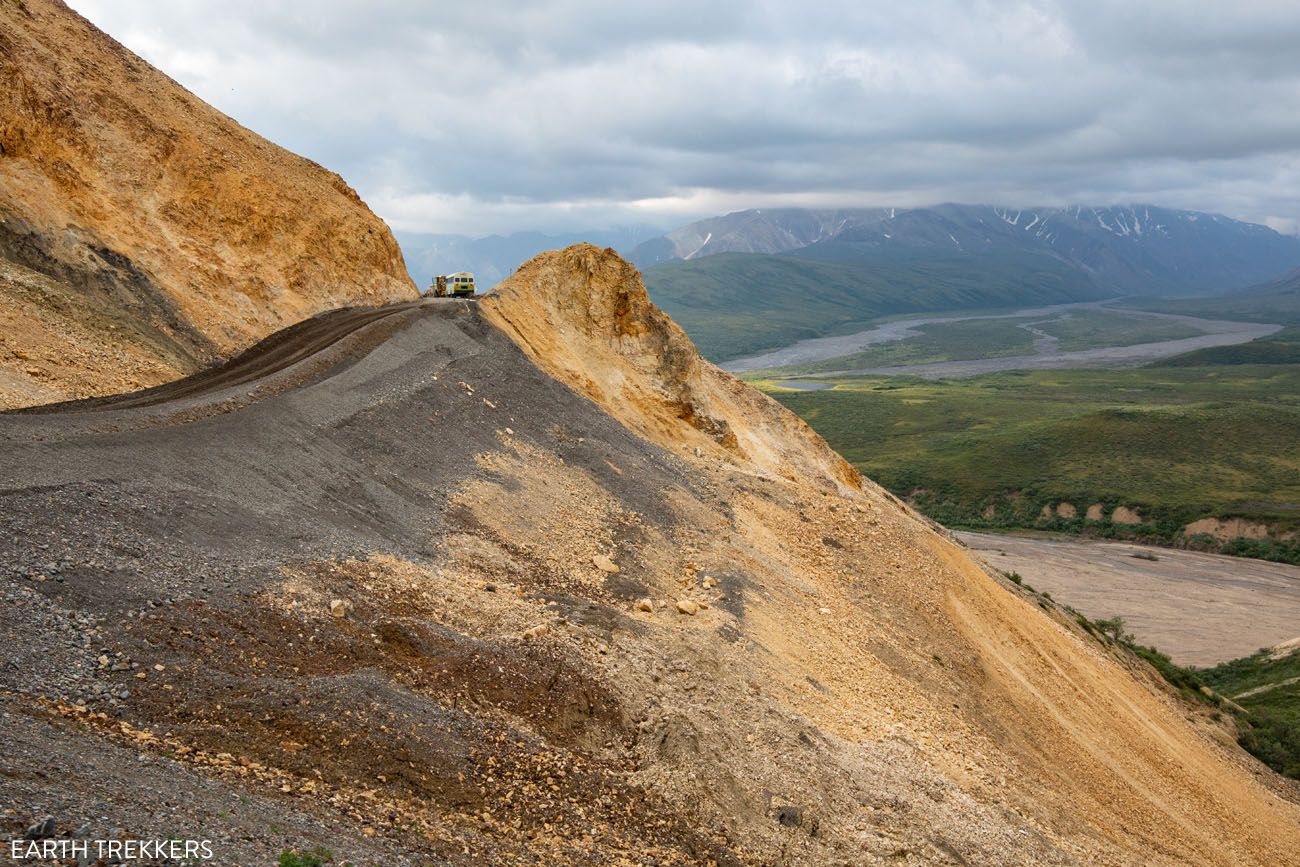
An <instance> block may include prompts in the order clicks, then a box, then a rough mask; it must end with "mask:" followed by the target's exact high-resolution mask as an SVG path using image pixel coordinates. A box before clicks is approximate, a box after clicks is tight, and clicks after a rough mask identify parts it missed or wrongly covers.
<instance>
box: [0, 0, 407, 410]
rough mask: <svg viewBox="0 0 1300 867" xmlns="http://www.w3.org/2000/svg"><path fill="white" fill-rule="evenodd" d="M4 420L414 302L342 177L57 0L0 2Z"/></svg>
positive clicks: (381, 235)
mask: <svg viewBox="0 0 1300 867" xmlns="http://www.w3.org/2000/svg"><path fill="white" fill-rule="evenodd" d="M0 82H3V85H0V119H2V120H0V250H4V251H5V253H4V254H3V255H0V310H3V311H4V314H5V315H4V326H3V331H4V335H5V338H6V341H5V343H6V347H4V348H9V349H15V348H16V349H18V350H20V351H21V352H23V353H24V355H25V356H26V357H28V358H29V359H30V363H24V362H23V360H22V359H21V358H19V357H18V356H17V355H15V354H11V353H6V352H4V351H3V348H0V407H13V406H22V405H27V404H31V403H41V402H46V401H49V400H56V399H61V398H69V397H86V396H90V395H94V394H104V393H111V392H116V391H122V390H125V389H131V388H141V387H144V386H149V385H156V384H159V383H161V382H165V381H167V380H170V379H175V378H177V377H179V376H182V375H185V374H189V373H193V372H195V371H197V370H199V369H201V368H202V367H203V366H204V365H205V364H206V363H207V362H208V361H209V360H211V359H213V358H218V357H227V356H230V355H232V354H234V353H236V352H238V351H239V350H242V349H244V348H247V347H248V346H250V345H252V344H253V343H256V342H257V341H258V340H260V339H261V338H263V337H265V336H266V335H268V334H270V333H271V332H273V331H277V330H279V329H281V328H284V327H285V326H288V325H291V324H293V323H294V322H297V321H299V320H302V319H305V318H308V317H310V316H312V315H314V314H316V313H319V312H321V311H324V310H329V309H333V308H336V307H342V306H346V305H356V304H380V303H384V302H387V301H394V300H398V299H413V298H415V297H416V294H417V293H416V289H415V286H414V284H412V282H411V279H410V277H409V276H408V275H407V273H406V268H405V265H404V263H403V260H402V254H401V250H400V249H399V248H398V246H397V242H396V241H395V240H394V238H393V236H392V233H391V232H390V231H389V230H388V227H387V226H385V225H384V223H383V221H381V220H380V219H379V218H378V217H376V216H375V215H374V214H373V213H371V211H370V209H369V208H367V207H366V205H365V204H364V203H363V202H362V201H361V199H360V198H358V196H357V194H356V192H354V191H353V190H352V189H351V188H350V187H349V186H348V185H347V184H346V183H345V182H344V181H343V179H342V178H340V177H339V176H338V175H337V174H335V173H333V172H331V171H328V170H326V169H324V168H322V167H321V166H319V165H317V164H316V163H314V162H312V161H311V160H308V159H305V158H303V157H300V156H297V155H295V154H292V153H290V152H288V151H286V150H284V149H283V148H281V147H278V146H277V145H274V144H272V143H271V142H269V141H267V140H266V139H264V138H262V137H261V136H259V135H257V134H256V133H253V132H251V131H250V130H248V129H246V128H244V127H242V126H240V125H239V124H238V123H236V122H235V121H233V120H231V119H230V118H229V117H227V116H226V115H224V114H222V113H221V112H220V111H217V110H216V109H215V108H213V107H212V106H210V105H207V104H206V103H204V102H203V101H202V100H200V99H199V98H198V97H196V96H194V95H193V94H191V93H189V92H187V91H186V90H185V89H184V88H182V87H181V86H180V85H179V84H177V83H176V82H175V81H174V80H173V79H171V78H169V77H167V76H166V75H164V74H163V73H161V72H159V71H158V70H156V69H153V68H152V67H150V66H149V64H147V63H145V62H144V61H143V60H141V59H140V58H139V57H137V56H136V55H134V54H132V53H131V52H130V51H128V50H127V49H125V48H123V47H122V46H121V45H119V44H118V43H116V42H114V41H113V39H112V38H110V37H109V36H107V35H106V34H104V33H103V32H101V31H100V30H98V29H97V28H95V27H94V26H92V25H91V24H89V23H88V22H86V21H85V20H84V19H82V18H81V17H80V16H79V15H77V14H76V13H75V12H73V11H72V10H70V9H68V8H67V7H66V6H64V5H63V4H62V3H57V2H53V0H23V2H6V3H0Z"/></svg>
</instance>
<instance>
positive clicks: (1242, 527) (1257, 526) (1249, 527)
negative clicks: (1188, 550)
mask: <svg viewBox="0 0 1300 867" xmlns="http://www.w3.org/2000/svg"><path fill="white" fill-rule="evenodd" d="M1183 535H1184V536H1200V535H1205V536H1211V537H1213V538H1215V539H1217V540H1218V541H1220V542H1230V541H1232V540H1233V539H1267V538H1268V535H1269V533H1268V525H1267V524H1261V523H1260V522H1258V521H1247V520H1246V519H1244V518H1228V519H1226V520H1220V519H1218V518H1201V519H1200V520H1197V521H1192V522H1191V523H1190V524H1188V525H1187V526H1186V527H1183Z"/></svg>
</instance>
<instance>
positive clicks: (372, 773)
mask: <svg viewBox="0 0 1300 867" xmlns="http://www.w3.org/2000/svg"><path fill="white" fill-rule="evenodd" d="M634 277H635V275H634V274H632V272H630V270H629V269H628V268H627V266H626V265H625V264H624V263H622V262H621V261H620V260H619V259H618V258H617V257H616V256H615V255H614V254H613V253H612V252H610V251H603V252H602V251H598V250H595V249H594V248H590V247H578V248H572V249H570V250H567V251H562V252H560V253H553V254H545V255H544V256H542V257H539V259H538V260H536V261H534V262H533V263H531V264H530V265H527V266H525V267H524V268H523V269H521V271H520V276H519V277H518V278H517V279H516V280H515V281H513V282H512V285H511V286H508V287H506V289H505V290H504V291H502V292H501V293H500V295H499V296H498V297H497V298H496V299H495V300H494V301H491V302H489V303H487V304H486V305H484V306H482V307H480V306H476V305H474V304H469V303H464V302H454V301H435V302H429V303H424V304H418V305H412V306H410V307H409V308H405V309H400V310H397V311H395V312H394V314H393V315H392V316H389V317H385V318H382V319H378V320H362V319H356V320H350V321H351V322H352V323H353V324H354V325H355V330H350V331H347V333H345V334H343V335H340V337H339V339H338V340H335V341H332V342H329V343H328V344H326V345H323V346H320V347H318V348H317V349H316V350H315V351H313V352H311V353H310V354H308V355H307V356H305V357H303V358H301V359H299V360H297V361H295V362H293V363H291V364H289V365H288V366H284V365H281V364H279V363H278V362H277V363H271V364H265V365H263V364H261V363H260V362H258V361H257V359H256V358H253V359H249V358H245V359H243V360H242V361H241V362H239V363H240V364H243V365H244V367H243V368H242V369H243V370H245V371H247V370H250V369H252V370H261V371H264V375H262V376H261V377H260V378H255V379H252V380H249V379H246V378H245V377H243V376H242V375H231V376H229V377H228V378H226V379H221V378H218V379H217V381H216V382H215V383H214V382H212V381H211V380H210V381H209V382H208V385H210V386H212V387H207V386H202V385H199V386H196V387H193V388H188V387H186V388H180V389H178V390H177V391H175V392H174V393H172V397H171V398H170V399H166V400H163V401H161V402H158V401H153V400H135V401H126V402H121V403H117V404H114V403H105V404H99V405H92V406H83V407H69V408H64V409H63V411H59V412H46V413H32V414H24V415H8V416H2V417H0V450H2V451H3V458H4V460H3V461H2V462H0V466H2V467H3V468H4V469H3V473H4V477H3V479H0V524H2V527H3V532H2V533H0V564H3V569H0V580H2V581H3V593H4V594H5V598H6V600H7V604H6V605H5V606H3V607H0V627H2V628H3V632H4V634H6V635H10V636H16V637H17V638H16V640H15V641H13V642H12V645H11V656H12V657H13V659H14V661H15V663H16V664H15V665H12V666H9V667H6V668H5V669H3V670H0V689H3V691H4V692H3V696H4V712H5V713H8V714H9V715H10V722H11V723H13V725H11V726H8V725H7V727H6V730H7V731H12V732H14V734H12V735H10V737H11V738H13V739H14V742H15V746H16V748H15V749H13V750H8V751H4V752H3V754H0V775H2V776H3V778H4V779H6V780H10V781H12V785H8V786H7V787H6V789H5V791H4V795H5V797H6V798H7V799H8V800H7V803H6V804H5V805H4V807H6V808H7V809H9V810H10V811H11V812H10V813H8V814H7V815H8V816H9V817H10V818H8V819H7V820H6V821H8V822H9V827H8V830H10V831H17V830H21V829H20V828H18V827H17V826H18V825H19V824H20V823H21V822H22V821H30V817H32V816H33V815H34V814H35V815H36V816H37V817H39V814H41V813H49V814H51V815H56V816H57V817H58V819H59V821H60V822H63V823H65V827H76V826H77V825H79V824H80V823H81V822H82V821H85V820H87V819H89V820H91V821H92V824H93V823H103V822H107V823H124V824H121V825H118V827H125V826H127V825H129V827H130V828H131V829H132V830H133V831H136V832H138V833H144V834H158V835H160V836H163V835H176V834H179V835H185V836H199V837H202V836H204V835H205V833H206V834H208V835H211V834H212V833H213V831H212V829H217V831H216V833H218V834H219V835H220V839H219V840H218V844H219V845H218V854H219V856H220V857H223V858H225V859H226V860H227V861H229V862H231V863H249V862H253V863H267V862H269V861H271V860H274V854H275V853H276V852H277V851H278V850H279V849H281V848H287V847H288V846H291V845H302V846H307V845H325V846H328V847H329V848H331V849H332V850H333V851H334V852H335V853H336V856H337V857H338V858H339V859H340V860H352V861H353V863H384V864H416V863H426V862H427V861H429V860H435V861H439V860H441V861H446V862H448V863H466V864H469V863H476V864H477V863H518V862H521V861H525V860H527V859H545V860H548V861H551V862H553V863H556V864H567V863H573V864H590V863H638V860H637V859H638V858H639V859H640V860H641V862H642V863H643V862H644V861H645V860H647V859H649V858H653V859H655V861H656V862H657V863H661V864H673V863H679V864H686V863H708V862H709V861H715V862H718V863H744V864H750V863H752V864H769V863H783V864H818V865H820V864H896V863H968V864H993V865H998V864H1035V865H1038V864H1163V865H1174V864H1178V865H1183V864H1222V865H1230V864H1231V865H1237V864H1261V865H1262V864H1270V865H1272V864H1287V863H1300V859H1297V857H1296V853H1297V852H1300V807H1298V806H1297V804H1296V803H1295V800H1294V798H1295V795H1294V793H1291V794H1288V791H1289V790H1288V789H1287V788H1286V787H1285V785H1284V784H1283V783H1281V782H1279V781H1278V780H1276V779H1274V778H1272V777H1270V776H1268V775H1267V774H1266V773H1263V772H1261V771H1260V769H1259V767H1258V766H1257V765H1256V764H1255V763H1254V762H1253V760H1252V759H1249V758H1248V757H1246V756H1245V755H1244V754H1243V753H1241V752H1240V750H1238V749H1237V748H1236V746H1235V745H1234V744H1232V743H1231V741H1230V740H1228V739H1226V738H1224V737H1223V736H1222V733H1221V732H1220V733H1219V734H1218V735H1217V738H1218V739H1216V735H1215V733H1216V732H1218V730H1217V729H1216V728H1215V727H1214V725H1213V724H1212V723H1211V722H1210V721H1209V720H1208V719H1202V718H1199V717H1192V718H1190V719H1189V718H1188V714H1189V711H1188V710H1187V709H1186V708H1185V707H1184V706H1182V705H1181V704H1179V703H1178V702H1177V701H1176V700H1175V699H1174V698H1172V697H1171V696H1169V695H1168V694H1167V693H1165V692H1163V691H1162V690H1161V689H1160V687H1159V684H1158V682H1157V681H1156V680H1155V679H1153V678H1151V677H1150V676H1148V675H1147V674H1146V673H1144V672H1143V670H1142V669H1141V668H1135V667H1133V666H1132V665H1131V663H1129V662H1127V661H1125V660H1123V659H1121V658H1119V657H1116V656H1113V655H1111V653H1110V652H1109V651H1107V650H1106V649H1104V648H1102V647H1101V646H1100V645H1098V644H1096V643H1095V642H1093V641H1092V640H1091V639H1089V638H1088V637H1086V636H1085V635H1084V634H1083V633H1082V632H1080V631H1079V630H1078V629H1077V628H1075V627H1074V626H1072V624H1071V621H1070V620H1069V618H1068V617H1066V616H1064V615H1063V614H1061V613H1060V612H1057V611H1055V610H1054V609H1052V608H1051V607H1050V606H1048V607H1047V609H1044V608H1042V607H1040V606H1039V603H1038V600H1036V599H1030V598H1028V597H1027V596H1025V595H1023V594H1021V593H1020V592H1019V591H1018V590H1017V589H1016V588H1014V587H1013V586H1011V585H1009V584H1005V585H1004V584H1001V583H998V582H996V581H995V580H994V579H992V578H990V577H988V575H986V574H985V573H984V572H982V571H980V570H979V569H978V568H976V567H975V566H974V564H973V562H972V561H971V560H970V559H969V558H968V557H967V556H966V555H965V554H964V553H963V552H962V551H961V550H960V549H959V548H957V547H955V546H954V545H952V544H951V543H949V542H947V541H945V540H944V539H943V538H941V537H940V536H938V535H936V533H935V532H934V531H933V530H932V529H931V527H930V526H929V525H928V524H926V523H925V522H923V521H922V520H920V519H918V518H917V517H915V516H914V515H913V514H912V513H910V512H909V511H908V510H907V509H905V508H904V507H902V506H900V505H899V504H898V503H897V502H896V501H895V500H894V499H893V498H891V497H889V496H888V495H887V494H885V493H884V492H882V491H881V490H880V489H879V488H878V487H876V486H875V485H873V484H871V483H870V482H866V481H859V480H857V479H856V477H850V478H849V479H845V478H843V477H842V476H841V474H840V471H839V469H838V466H839V465H838V464H837V462H836V460H835V459H834V457H833V454H832V453H830V452H829V450H828V449H827V448H826V446H825V445H824V444H823V443H822V442H821V441H820V440H819V439H818V438H817V437H816V436H815V435H814V434H812V433H811V432H809V431H806V430H805V429H804V428H802V427H800V425H799V423H798V422H797V420H795V419H794V418H793V416H789V415H783V413H784V410H781V409H780V408H779V407H778V406H776V405H775V404H771V403H770V402H765V401H762V400H759V399H758V398H757V397H748V396H746V394H745V393H744V392H743V391H742V390H741V387H740V386H733V384H732V382H731V380H730V379H729V378H726V377H725V376H719V375H717V374H715V373H714V372H713V371H712V370H711V369H710V368H709V367H708V366H706V365H704V364H703V363H702V362H700V361H699V359H698V357H695V356H694V353H693V350H692V349H691V347H690V345H689V342H688V341H686V340H685V339H684V338H680V339H679V337H678V332H676V331H675V330H674V329H675V326H672V325H671V323H670V322H668V321H667V320H666V319H664V318H663V317H662V314H660V313H659V312H658V311H657V310H655V309H654V308H653V307H652V306H651V305H650V304H649V302H648V301H647V300H646V299H645V297H644V290H643V289H642V288H641V286H640V284H639V282H637V281H635V280H634V279H632V278H634ZM485 308H486V309H485ZM323 327H325V326H324V325H322V326H320V327H316V326H313V327H312V328H310V329H306V330H304V331H302V332H299V336H298V337H293V336H289V337H286V338H285V339H284V340H275V341H271V342H270V343H269V344H268V346H267V347H266V351H267V352H268V353H283V352H284V351H285V350H286V348H287V347H293V346H303V345H305V344H304V343H303V342H302V341H307V340H314V338H313V337H311V335H313V334H318V333H320V328H323ZM299 338H301V340H299ZM155 394H156V393H155ZM778 446H779V448H778ZM697 449H698V452H697V451H696V450H697ZM854 482H856V484H855V483H854ZM123 753H125V754H126V755H127V756H128V757H130V758H131V761H129V762H128V761H122V756H123ZM137 754H138V755H141V756H143V757H144V758H142V759H140V760H139V761H136V760H135V756H136V755H137ZM87 764H90V765H92V766H94V767H97V768H102V769H104V770H105V771H107V770H109V769H111V770H112V771H114V772H121V773H125V774H126V776H125V778H120V779H118V783H119V786H118V790H119V791H120V792H123V793H129V794H126V795H123V796H122V797H119V798H117V799H116V800H114V801H113V803H105V802H104V801H103V800H102V799H101V798H100V797H99V794H98V792H99V791H100V790H99V789H96V788H94V787H90V786H85V785H80V784H78V783H76V782H75V781H77V780H81V779H82V778H83V777H84V776H85V775H84V773H81V772H79V771H78V770H77V769H78V768H79V767H80V768H84V767H85V766H86V765H87ZM50 767H55V768H59V769H62V770H63V771H66V774H63V773H61V774H56V775H52V774H50V773H48V768H50ZM38 769H39V770H40V773H37V770H38ZM127 769H129V770H127ZM182 773H183V774H185V775H186V777H185V778H186V779H187V780H190V781H192V782H193V783H194V785H193V786H192V787H191V788H190V791H191V792H193V794H192V795H191V796H190V797H189V798H187V799H183V800H182V801H177V800H176V799H175V798H174V797H172V795H171V794H169V793H170V792H171V791H172V789H173V788H174V786H172V785H170V784H167V783H164V782H163V781H162V777H163V776H164V775H165V776H166V777H167V779H171V780H174V779H176V778H177V775H178V774H182ZM68 781H74V782H72V783H69V782H68ZM260 816H275V817H276V822H275V829H274V830H270V829H266V830H263V831H262V832H260V833H259V832H253V833H249V832H248V831H247V830H246V829H247V828H250V827H254V826H256V825H257V823H258V822H259V817H260ZM20 817H21V818H20ZM98 817H107V819H106V820H105V819H100V818H98ZM281 817H283V818H281ZM110 827H112V825H110ZM94 830H95V831H97V832H100V833H106V832H107V830H108V828H105V829H100V828H95V829H94ZM633 853H635V854H633Z"/></svg>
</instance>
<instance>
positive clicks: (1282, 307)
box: [1127, 269, 1300, 325]
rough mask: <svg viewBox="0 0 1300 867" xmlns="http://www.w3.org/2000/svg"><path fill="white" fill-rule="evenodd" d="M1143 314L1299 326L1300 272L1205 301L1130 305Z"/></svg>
mask: <svg viewBox="0 0 1300 867" xmlns="http://www.w3.org/2000/svg"><path fill="white" fill-rule="evenodd" d="M1127 303H1128V305H1129V306H1131V307H1135V308H1137V309H1140V310H1155V311H1158V312H1162V313H1184V314H1186V315H1188V316H1202V317H1205V318H1207V319H1232V320H1237V321H1240V322H1278V323H1281V324H1284V325H1297V324H1300V269H1297V270H1295V271H1292V272H1290V273H1289V274H1284V275H1283V276H1281V277H1279V278H1277V279H1274V280H1269V281H1267V282H1264V283H1260V284H1258V285H1255V286H1251V287H1249V288H1247V289H1243V290H1241V291H1239V292H1228V293H1224V294H1221V295H1212V296H1209V297H1205V298H1151V299H1136V300H1133V301H1130V302H1127Z"/></svg>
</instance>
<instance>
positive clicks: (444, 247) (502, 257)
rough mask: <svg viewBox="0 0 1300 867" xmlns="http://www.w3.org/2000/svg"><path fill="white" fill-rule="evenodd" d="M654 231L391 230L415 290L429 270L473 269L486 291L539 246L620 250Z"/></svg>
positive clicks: (430, 273) (425, 280)
mask: <svg viewBox="0 0 1300 867" xmlns="http://www.w3.org/2000/svg"><path fill="white" fill-rule="evenodd" d="M656 231H657V230H656V229H652V228H649V227H644V226H642V227H628V228H616V229H600V230H590V231H578V232H568V233H563V234H557V235H547V234H543V233H541V232H516V233H514V234H511V235H488V236H486V237H483V238H471V237H469V236H468V235H436V234H430V233H422V232H396V233H394V234H396V236H397V241H398V243H400V244H401V245H402V253H403V255H404V256H405V257H406V266H407V268H408V269H409V270H410V272H411V278H412V279H413V280H415V283H416V285H417V286H420V287H421V288H423V287H425V286H427V285H429V282H430V280H431V279H432V278H433V276H434V275H435V274H450V273H452V272H453V271H471V272H473V273H474V276H475V278H476V282H477V284H478V287H479V290H480V291H483V290H487V289H491V288H492V287H493V286H495V285H496V284H497V283H500V282H501V281H502V280H504V279H505V278H506V277H509V276H510V275H511V274H512V273H513V272H514V270H515V269H516V268H518V267H519V266H520V265H521V264H523V263H524V262H527V261H528V260H529V259H531V258H533V257H534V256H536V255H537V254H538V253H541V252H543V251H544V250H554V249H557V248H560V247H567V246H569V245H570V244H578V243H584V242H585V243H588V244H595V245H596V246H597V247H613V248H614V249H615V250H618V251H619V252H621V253H626V252H628V251H629V250H631V249H632V248H633V247H635V246H636V245H637V244H638V243H639V242H641V241H644V240H645V239H646V238H648V237H650V236H651V235H654V234H655V232H656Z"/></svg>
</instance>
